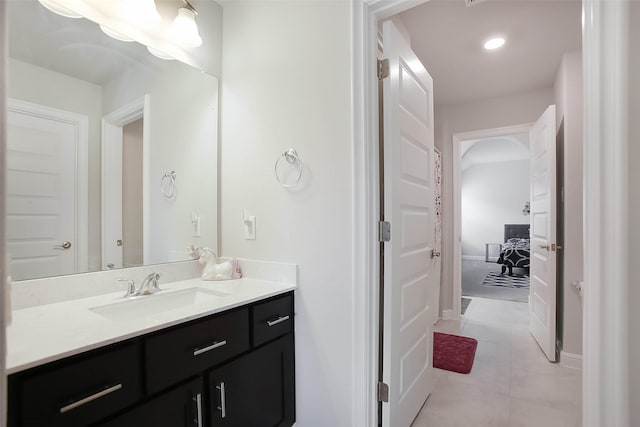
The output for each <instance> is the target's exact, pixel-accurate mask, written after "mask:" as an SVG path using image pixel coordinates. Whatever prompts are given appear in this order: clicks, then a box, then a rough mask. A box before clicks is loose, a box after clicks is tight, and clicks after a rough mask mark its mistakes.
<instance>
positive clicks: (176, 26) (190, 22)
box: [171, 7, 202, 47]
mask: <svg viewBox="0 0 640 427" xmlns="http://www.w3.org/2000/svg"><path fill="white" fill-rule="evenodd" d="M171 36H172V38H173V39H174V40H175V41H176V42H177V43H178V44H180V45H182V46H184V47H197V46H200V45H201V44H202V38H201V37H200V34H198V25H197V24H196V13H195V12H194V11H193V10H191V9H189V8H186V7H181V8H180V9H178V15H177V16H176V19H174V20H173V24H172V25H171Z"/></svg>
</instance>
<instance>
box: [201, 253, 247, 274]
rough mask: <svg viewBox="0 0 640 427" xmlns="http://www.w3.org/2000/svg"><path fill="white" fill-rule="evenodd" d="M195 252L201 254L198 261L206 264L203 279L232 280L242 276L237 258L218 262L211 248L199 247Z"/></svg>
mask: <svg viewBox="0 0 640 427" xmlns="http://www.w3.org/2000/svg"><path fill="white" fill-rule="evenodd" d="M194 253H198V254H199V258H198V261H199V262H200V264H204V268H203V269H202V280H231V279H239V278H240V277H242V274H241V273H240V268H239V265H238V261H237V260H232V261H223V262H221V263H218V257H217V256H216V254H215V253H214V252H213V251H212V250H211V249H209V248H207V247H203V248H197V249H196V250H195V251H194Z"/></svg>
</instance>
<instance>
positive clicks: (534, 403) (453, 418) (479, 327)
mask: <svg viewBox="0 0 640 427" xmlns="http://www.w3.org/2000/svg"><path fill="white" fill-rule="evenodd" d="M527 317H528V311H527V304H525V303H520V302H512V301H503V300H493V299H486V298H473V301H472V302H471V304H470V305H469V308H468V309H467V311H466V313H465V315H464V316H463V318H462V320H461V321H452V320H449V321H443V320H440V321H439V322H438V323H437V324H436V330H437V331H440V332H445V333H453V334H460V335H464V336H469V337H473V338H475V339H477V340H478V348H477V350H476V356H475V361H474V364H473V369H472V370H471V373H470V374H467V375H464V374H458V373H455V372H449V371H443V370H440V369H435V371H436V372H435V377H436V383H435V388H434V391H433V393H432V394H431V396H430V397H429V399H428V400H427V403H426V404H425V406H424V407H423V408H422V411H421V412H420V414H418V417H417V418H416V419H415V421H414V423H413V427H488V426H491V427H503V426H504V427H529V426H532V427H533V426H536V427H538V426H540V427H579V426H580V425H581V403H580V402H581V371H579V370H576V369H570V368H565V367H563V366H560V365H559V364H556V363H549V362H548V361H547V359H546V358H545V356H544V355H543V353H542V351H541V350H540V349H539V348H538V346H537V344H536V343H535V341H534V340H533V338H532V337H531V335H530V334H529V330H528V323H527V322H528V320H527Z"/></svg>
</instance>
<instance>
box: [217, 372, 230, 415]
mask: <svg viewBox="0 0 640 427" xmlns="http://www.w3.org/2000/svg"><path fill="white" fill-rule="evenodd" d="M216 388H217V389H218V390H220V406H218V410H219V411H220V415H221V416H222V418H226V417H227V396H226V393H225V390H224V381H220V384H218V385H217V386H216Z"/></svg>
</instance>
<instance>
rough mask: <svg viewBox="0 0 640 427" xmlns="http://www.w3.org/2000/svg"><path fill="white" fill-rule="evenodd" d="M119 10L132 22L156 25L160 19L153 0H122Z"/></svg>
mask: <svg viewBox="0 0 640 427" xmlns="http://www.w3.org/2000/svg"><path fill="white" fill-rule="evenodd" d="M120 10H121V11H122V14H123V15H124V16H127V17H128V18H129V19H130V20H131V21H132V22H137V23H139V24H143V25H157V24H159V23H160V21H161V20H162V18H161V17H160V14H159V13H158V9H157V8H156V2H155V1H154V0H122V2H121V4H120Z"/></svg>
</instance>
